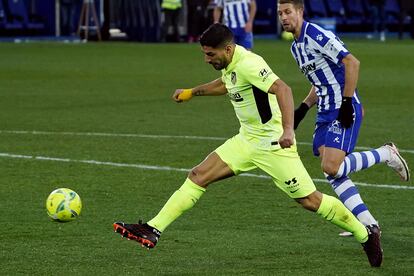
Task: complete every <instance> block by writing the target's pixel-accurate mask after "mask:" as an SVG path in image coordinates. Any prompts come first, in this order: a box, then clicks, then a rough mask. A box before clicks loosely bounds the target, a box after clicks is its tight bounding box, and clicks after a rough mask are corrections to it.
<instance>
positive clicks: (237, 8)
mask: <svg viewBox="0 0 414 276" xmlns="http://www.w3.org/2000/svg"><path fill="white" fill-rule="evenodd" d="M214 2H215V4H216V6H217V7H220V8H222V9H223V18H224V24H225V25H227V26H228V27H229V28H230V29H233V30H234V29H241V28H244V26H246V23H247V21H248V20H249V9H250V7H249V6H250V0H214Z"/></svg>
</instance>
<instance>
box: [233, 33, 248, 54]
mask: <svg viewBox="0 0 414 276" xmlns="http://www.w3.org/2000/svg"><path fill="white" fill-rule="evenodd" d="M234 42H235V43H236V44H238V45H241V46H243V47H244V48H246V49H248V50H250V49H252V48H253V33H246V32H245V31H238V32H234Z"/></svg>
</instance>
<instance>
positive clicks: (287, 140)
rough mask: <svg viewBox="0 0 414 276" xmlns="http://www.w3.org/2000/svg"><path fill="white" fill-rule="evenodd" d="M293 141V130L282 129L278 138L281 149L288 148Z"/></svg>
mask: <svg viewBox="0 0 414 276" xmlns="http://www.w3.org/2000/svg"><path fill="white" fill-rule="evenodd" d="M294 141H295V132H294V131H293V129H291V130H284V131H283V134H282V136H280V138H279V145H280V147H281V148H282V149H284V148H290V146H292V145H293V143H294Z"/></svg>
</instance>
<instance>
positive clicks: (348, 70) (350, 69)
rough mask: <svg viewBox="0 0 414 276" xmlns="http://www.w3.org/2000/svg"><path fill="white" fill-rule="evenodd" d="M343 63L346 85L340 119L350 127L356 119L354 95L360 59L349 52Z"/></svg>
mask: <svg viewBox="0 0 414 276" xmlns="http://www.w3.org/2000/svg"><path fill="white" fill-rule="evenodd" d="M342 63H343V64H344V66H345V87H344V94H343V97H342V104H341V107H340V109H339V113H338V121H339V122H341V124H342V126H343V127H344V128H349V127H351V125H352V123H353V121H354V115H353V114H354V108H353V106H352V97H353V96H354V92H355V89H356V86H357V82H358V75H359V60H357V59H356V58H355V57H354V56H353V55H351V54H349V55H347V56H346V57H344V58H343V59H342Z"/></svg>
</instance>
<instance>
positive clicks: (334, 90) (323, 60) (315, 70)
mask: <svg viewBox="0 0 414 276" xmlns="http://www.w3.org/2000/svg"><path fill="white" fill-rule="evenodd" d="M291 52H292V55H293V57H294V58H295V60H296V63H297V64H298V66H299V68H300V69H301V71H302V73H303V74H304V75H305V76H306V77H307V78H308V80H309V81H310V82H311V84H312V85H313V86H314V87H315V89H316V94H317V95H318V102H317V107H318V115H317V119H316V121H317V122H331V121H333V120H335V119H336V117H337V114H338V111H337V110H338V109H339V107H340V106H341V103H342V95H343V92H344V86H345V66H344V65H343V63H342V59H343V58H344V57H346V56H347V55H348V54H349V51H348V49H347V48H346V46H345V45H344V43H343V42H342V41H341V40H340V39H339V38H338V37H337V36H336V35H335V34H334V33H332V32H331V31H327V30H325V29H323V28H321V27H320V26H318V25H316V24H313V23H309V22H306V21H304V22H303V25H302V32H301V34H300V37H299V39H298V40H295V41H294V42H293V43H292V47H291ZM353 102H354V103H358V104H359V103H360V101H359V99H358V95H357V93H356V91H355V93H354V97H353Z"/></svg>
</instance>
